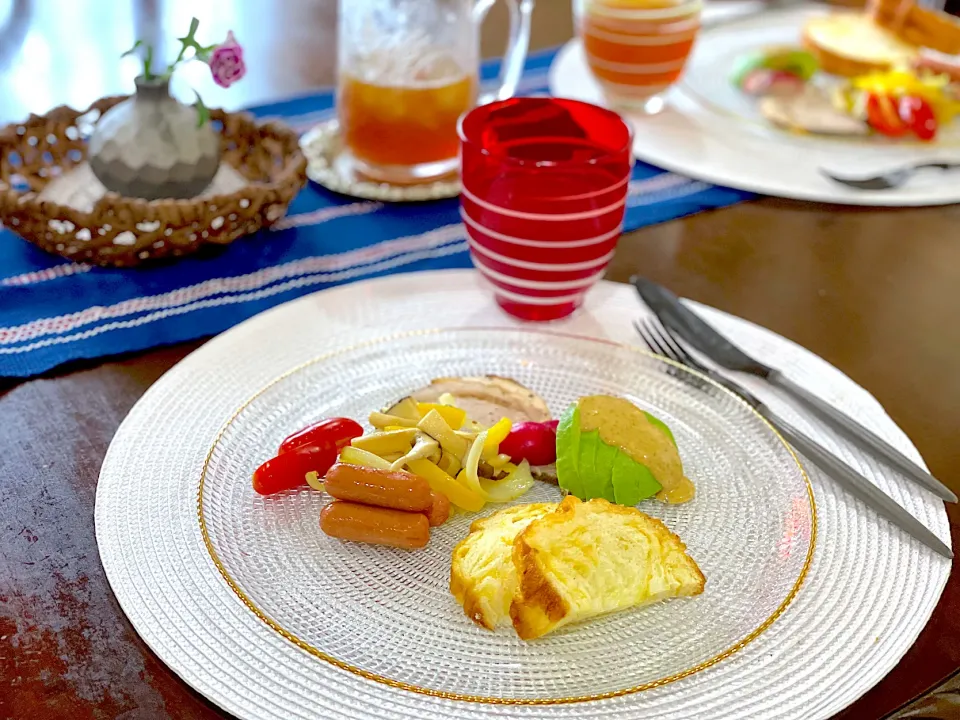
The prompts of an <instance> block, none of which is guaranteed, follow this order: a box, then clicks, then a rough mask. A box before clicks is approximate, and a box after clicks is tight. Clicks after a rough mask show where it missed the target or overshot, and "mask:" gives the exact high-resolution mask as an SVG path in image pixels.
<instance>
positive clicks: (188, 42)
mask: <svg viewBox="0 0 960 720" xmlns="http://www.w3.org/2000/svg"><path fill="white" fill-rule="evenodd" d="M198 27H200V21H199V20H197V19H196V18H192V19H191V20H190V29H189V30H188V31H187V34H186V35H184V36H183V37H180V38H177V40H179V41H180V52H179V53H178V54H177V59H176V60H174V61H173V62H172V63H170V64H169V65H168V66H167V73H172V72H173V70H174V68H176V67H177V65H179V64H180V61H181V60H183V56H184V55H186V54H187V50H190V49H191V48H192V49H193V51H194V53H196V54H199V53H200V52H201V51H202V50H203V45H201V44H200V43H198V42H197V38H196V34H197V28H198Z"/></svg>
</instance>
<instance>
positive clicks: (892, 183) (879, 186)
mask: <svg viewBox="0 0 960 720" xmlns="http://www.w3.org/2000/svg"><path fill="white" fill-rule="evenodd" d="M956 169H960V163H949V162H926V163H918V164H916V165H909V166H907V167H901V168H896V169H894V170H888V171H887V172H885V173H880V174H879V175H874V176H873V177H859V178H851V177H840V176H839V175H834V174H833V173H832V172H830V171H829V170H825V169H823V168H821V169H820V172H821V173H823V174H824V175H825V176H826V177H828V178H830V179H831V180H833V181H834V182H836V183H840V184H841V185H846V186H847V187H852V188H855V189H856V190H893V189H895V188H898V187H902V186H903V185H905V184H906V183H907V182H908V181H909V180H910V178H912V177H913V176H914V175H916V174H917V172H918V171H920V170H956Z"/></svg>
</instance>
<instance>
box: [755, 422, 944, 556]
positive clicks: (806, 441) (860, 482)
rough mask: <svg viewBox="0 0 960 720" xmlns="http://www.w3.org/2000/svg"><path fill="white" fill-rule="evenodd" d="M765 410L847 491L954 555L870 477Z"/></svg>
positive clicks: (932, 545) (786, 435)
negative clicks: (866, 476) (869, 478)
mask: <svg viewBox="0 0 960 720" xmlns="http://www.w3.org/2000/svg"><path fill="white" fill-rule="evenodd" d="M762 413H763V416H764V417H765V418H767V420H769V421H770V424H771V425H773V426H774V427H775V428H776V429H777V430H778V431H779V432H780V434H781V435H783V437H784V438H786V440H787V442H789V443H790V444H791V445H793V447H794V448H795V449H796V450H797V451H798V452H800V453H801V454H803V455H804V456H806V457H807V459H809V460H810V461H811V462H812V463H813V464H814V465H816V466H817V467H819V468H820V469H821V470H823V471H824V472H825V473H826V474H827V475H829V476H830V477H831V478H833V479H834V480H836V481H837V482H838V483H839V484H840V485H842V486H843V487H844V488H845V489H846V490H847V491H848V492H850V493H851V494H852V495H855V496H856V497H858V498H860V499H861V500H863V501H864V502H865V503H866V504H867V505H868V506H870V507H872V508H873V509H874V510H876V511H877V512H878V513H879V514H880V515H883V516H884V517H886V518H887V519H888V520H890V522H892V523H893V524H894V525H896V526H898V527H900V528H902V529H903V530H905V531H906V532H907V533H909V534H910V535H911V536H912V537H914V538H916V539H917V540H919V541H920V542H922V543H923V544H924V545H926V546H927V547H929V548H931V549H933V550H936V551H937V552H938V553H940V554H941V555H943V556H944V557H947V558H952V557H953V551H952V550H951V549H950V547H949V546H948V545H946V544H945V543H944V542H943V541H942V540H941V539H940V538H938V537H937V536H936V535H935V534H934V533H933V532H931V531H930V530H929V529H928V528H927V526H926V525H924V524H923V523H922V522H920V521H919V520H917V519H916V518H915V517H914V516H913V515H911V514H910V513H909V512H907V511H906V510H905V509H904V508H902V507H900V505H898V504H897V503H896V501H895V500H894V499H893V498H892V497H890V496H889V495H887V494H886V493H885V492H883V491H882V490H881V489H880V488H878V487H877V486H876V485H874V484H873V483H872V482H870V481H869V480H868V479H867V478H865V477H864V476H863V475H861V474H860V473H858V472H857V471H856V470H854V469H853V468H851V467H850V466H849V465H847V464H846V463H845V462H843V461H842V460H840V459H839V458H837V457H836V456H834V455H833V454H832V453H830V452H829V451H828V450H827V449H826V448H824V447H823V446H822V445H820V444H819V443H818V442H816V441H815V440H813V439H811V438H810V437H808V436H807V435H805V434H804V433H802V432H801V431H799V430H797V428H795V427H793V425H791V424H790V423H788V422H787V421H786V420H783V419H782V418H780V417H779V416H777V415H776V414H775V413H774V412H772V411H771V410H770V409H769V408H767V407H764V408H763V410H762Z"/></svg>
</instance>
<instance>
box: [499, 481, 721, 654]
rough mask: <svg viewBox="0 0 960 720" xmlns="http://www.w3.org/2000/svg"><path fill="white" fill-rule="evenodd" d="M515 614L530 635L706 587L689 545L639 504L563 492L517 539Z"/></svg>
mask: <svg viewBox="0 0 960 720" xmlns="http://www.w3.org/2000/svg"><path fill="white" fill-rule="evenodd" d="M513 564H514V566H515V569H516V573H517V576H518V580H519V587H518V589H517V592H516V594H515V597H514V599H513V602H512V603H511V604H510V618H511V620H512V621H513V627H514V629H515V630H516V631H517V634H518V635H519V636H520V637H521V638H523V639H524V640H530V639H533V638H538V637H541V636H542V635H545V634H546V633H548V632H551V631H552V630H556V629H557V628H559V627H561V626H563V625H567V624H569V623H574V622H579V621H581V620H585V619H587V618H590V617H593V616H595V615H602V614H604V613H609V612H614V611H617V610H624V609H626V608H631V607H640V606H643V605H649V604H652V603H655V602H659V601H660V600H666V599H667V598H673V597H688V596H692V595H699V594H700V593H702V592H703V587H704V584H705V582H706V580H705V578H704V576H703V573H701V572H700V568H699V567H697V564H696V562H694V561H693V559H692V558H691V557H690V556H689V555H687V553H686V546H685V545H684V544H683V542H682V541H681V540H680V538H678V537H677V536H676V535H674V534H673V533H672V532H670V530H668V529H667V527H666V526H665V525H664V524H663V523H662V522H660V521H659V520H656V519H654V518H652V517H650V516H648V515H645V514H644V513H642V512H640V511H639V510H637V509H636V508H633V507H624V506H622V505H614V504H612V503H610V502H607V501H606V500H603V499H600V498H596V499H593V500H590V501H588V502H581V501H580V500H578V499H577V498H576V497H574V496H572V495H571V496H568V497H566V498H564V500H563V502H562V503H560V507H559V508H558V509H557V510H556V511H555V512H552V513H549V514H545V515H543V516H542V517H540V518H538V519H536V520H534V521H533V522H531V523H529V525H527V527H526V529H524V530H523V532H521V533H520V534H519V535H518V536H517V538H516V541H515V542H514V546H513Z"/></svg>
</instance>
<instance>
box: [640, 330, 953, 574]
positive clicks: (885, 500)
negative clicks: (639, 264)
mask: <svg viewBox="0 0 960 720" xmlns="http://www.w3.org/2000/svg"><path fill="white" fill-rule="evenodd" d="M633 325H634V327H635V328H636V330H637V332H638V333H639V335H640V337H641V339H642V340H643V342H644V343H645V344H646V346H647V347H648V348H649V349H650V350H652V351H653V352H655V353H657V354H659V355H662V356H664V357H665V358H668V359H670V360H673V361H674V362H677V363H680V364H681V365H684V366H685V367H688V368H691V369H692V370H696V371H697V372H699V373H702V374H703V375H706V376H707V377H708V378H710V379H711V380H713V381H714V382H715V383H717V384H718V385H722V386H723V387H725V388H727V389H728V390H730V391H731V392H733V393H734V394H736V395H738V396H739V397H740V398H742V399H743V400H744V401H745V402H746V403H747V404H749V405H750V406H751V407H753V408H754V409H755V410H756V411H757V412H758V413H760V415H762V416H763V417H764V418H766V420H767V422H769V423H770V424H771V425H773V427H774V428H776V429H777V431H778V432H779V433H780V434H781V435H782V436H783V437H784V438H786V439H787V441H789V443H790V444H791V445H793V447H794V448H795V449H796V450H797V451H798V452H800V453H802V454H803V455H804V456H805V457H807V459H809V460H810V461H811V462H812V463H813V464H814V465H816V466H817V467H819V468H820V469H821V470H823V471H824V472H825V473H826V474H827V475H828V476H829V477H831V478H832V479H834V480H835V481H837V482H838V483H839V484H840V485H841V486H842V487H843V488H845V489H846V490H847V491H848V492H850V493H851V494H853V495H855V496H856V497H858V498H860V499H861V500H863V502H865V503H866V504H867V505H868V506H869V507H871V508H873V509H874V510H876V511H877V512H878V513H879V514H880V515H882V516H884V517H886V518H887V519H888V520H890V521H891V522H892V523H893V524H894V525H897V526H898V527H900V528H902V529H903V530H905V531H906V532H907V533H909V534H910V535H911V536H912V537H914V538H916V539H917V540H919V541H920V542H922V543H923V544H924V545H926V546H927V547H929V548H931V549H933V550H935V551H936V552H938V553H940V554H941V555H943V556H944V557H947V558H952V557H953V551H952V550H951V549H950V548H949V546H947V545H946V544H945V543H944V542H943V541H942V540H940V538H938V537H937V536H936V535H935V534H934V533H933V532H931V531H930V530H929V529H928V528H927V527H926V525H924V524H923V523H921V522H920V521H919V520H917V519H916V518H915V517H914V516H913V515H911V514H910V513H909V512H907V511H906V510H905V509H904V508H902V507H901V506H900V505H898V504H897V502H896V501H895V500H894V499H893V498H891V497H890V496H889V495H887V494H886V493H885V492H883V491H882V490H880V489H879V488H878V487H877V486H876V485H874V484H873V483H872V482H870V481H869V480H868V479H867V478H865V477H864V476H863V475H861V474H860V473H858V472H857V471H855V470H854V469H853V468H851V467H850V466H849V465H847V464H846V463H845V462H843V461H842V460H840V459H839V458H838V457H836V456H835V455H833V454H832V453H831V452H830V451H829V450H827V449H826V448H825V447H823V446H822V445H820V443H818V442H817V441H816V440H814V439H812V438H811V437H810V436H808V435H806V434H805V433H803V432H801V431H800V430H798V429H797V428H795V427H794V426H793V425H791V424H790V423H788V422H787V421H786V420H784V419H783V418H781V417H780V416H778V415H777V414H776V413H774V412H773V411H772V410H771V409H770V408H768V407H767V406H766V404H765V403H764V402H763V401H762V400H760V398H758V397H757V396H756V395H754V394H753V393H751V392H750V391H749V390H747V389H746V388H744V387H743V386H742V385H740V384H739V383H736V382H734V381H733V380H730V379H728V378H727V377H725V376H723V375H721V374H720V373H718V372H717V371H716V370H714V369H712V368H709V367H707V366H706V365H704V364H703V363H702V362H700V361H699V360H697V359H696V358H695V357H693V355H691V354H690V353H689V352H687V351H686V350H685V349H684V348H683V346H682V345H681V344H680V343H679V341H677V340H676V339H675V338H674V337H673V336H672V335H671V334H670V332H669V331H668V330H666V329H665V328H664V327H662V326H661V325H660V323H658V322H657V321H656V320H654V319H653V318H648V319H645V320H643V321H642V322H640V321H634V324H633Z"/></svg>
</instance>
